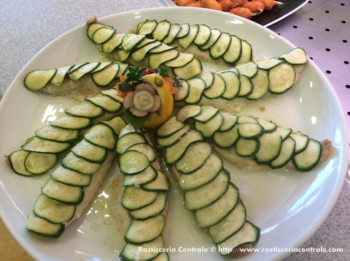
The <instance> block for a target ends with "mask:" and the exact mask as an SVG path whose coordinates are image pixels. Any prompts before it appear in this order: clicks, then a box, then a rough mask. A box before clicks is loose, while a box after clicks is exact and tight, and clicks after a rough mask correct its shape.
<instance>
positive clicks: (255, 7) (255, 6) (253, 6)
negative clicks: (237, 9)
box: [242, 1, 265, 14]
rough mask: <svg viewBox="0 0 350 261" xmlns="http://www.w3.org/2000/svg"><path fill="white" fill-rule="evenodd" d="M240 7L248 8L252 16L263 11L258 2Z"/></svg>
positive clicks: (263, 6)
mask: <svg viewBox="0 0 350 261" xmlns="http://www.w3.org/2000/svg"><path fill="white" fill-rule="evenodd" d="M242 7H245V8H248V9H249V10H250V11H252V13H254V14H261V13H262V12H263V11H264V8H265V5H264V3H263V2H260V1H252V2H245V3H244V4H243V5H242Z"/></svg>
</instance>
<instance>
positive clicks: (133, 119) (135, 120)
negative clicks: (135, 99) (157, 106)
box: [124, 109, 149, 130]
mask: <svg viewBox="0 0 350 261" xmlns="http://www.w3.org/2000/svg"><path fill="white" fill-rule="evenodd" d="M124 111H125V115H126V117H127V118H128V121H129V123H130V124H131V125H132V126H133V127H134V128H135V130H138V129H140V128H141V126H142V125H143V124H144V123H145V122H146V121H147V120H148V118H149V114H147V115H146V116H145V117H137V116H135V115H134V114H132V112H131V111H130V109H125V110H124Z"/></svg>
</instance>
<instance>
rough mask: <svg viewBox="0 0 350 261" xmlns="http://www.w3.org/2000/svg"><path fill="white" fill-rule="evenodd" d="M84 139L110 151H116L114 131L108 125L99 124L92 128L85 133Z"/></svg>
mask: <svg viewBox="0 0 350 261" xmlns="http://www.w3.org/2000/svg"><path fill="white" fill-rule="evenodd" d="M84 139H86V140H87V141H89V142H91V143H92V144H94V145H97V146H99V147H102V148H106V149H108V150H113V149H115V143H116V139H115V137H114V130H113V129H112V128H111V127H110V126H109V125H107V124H97V125H95V126H93V127H91V128H90V129H88V130H87V131H86V132H85V134H84Z"/></svg>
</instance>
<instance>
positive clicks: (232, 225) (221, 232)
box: [208, 200, 246, 244]
mask: <svg viewBox="0 0 350 261" xmlns="http://www.w3.org/2000/svg"><path fill="white" fill-rule="evenodd" d="M245 221H246V208H245V206H244V205H243V203H242V201H241V200H240V201H239V202H238V203H237V205H236V206H235V208H234V209H233V210H232V211H231V212H230V213H229V214H228V215H227V216H226V217H225V218H224V219H223V220H221V221H220V222H218V223H217V224H215V225H214V226H211V227H209V229H208V232H209V235H210V237H211V239H212V240H213V242H214V243H215V244H220V243H222V242H223V241H225V240H226V239H227V238H229V237H230V236H232V235H233V234H235V233H236V232H237V231H238V230H239V229H241V228H242V227H243V225H244V224H245Z"/></svg>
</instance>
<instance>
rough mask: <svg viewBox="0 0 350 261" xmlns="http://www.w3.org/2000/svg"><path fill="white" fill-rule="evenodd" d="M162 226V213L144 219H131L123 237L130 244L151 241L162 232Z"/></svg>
mask: <svg viewBox="0 0 350 261" xmlns="http://www.w3.org/2000/svg"><path fill="white" fill-rule="evenodd" d="M164 226H165V217H164V216H162V215H157V216H154V217H151V218H148V219H146V220H132V221H131V224H130V226H129V228H128V230H127V231H126V234H125V237H124V239H125V241H126V242H127V243H132V244H142V243H147V242H151V241H153V240H155V239H156V238H157V237H159V236H160V235H161V234H162V232H163V229H164Z"/></svg>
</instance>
